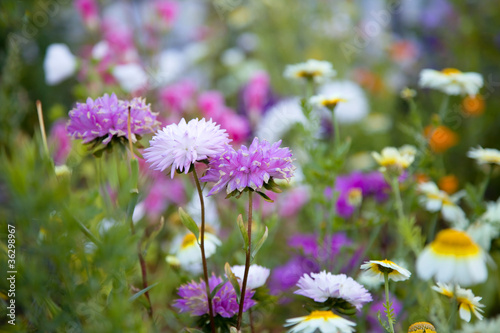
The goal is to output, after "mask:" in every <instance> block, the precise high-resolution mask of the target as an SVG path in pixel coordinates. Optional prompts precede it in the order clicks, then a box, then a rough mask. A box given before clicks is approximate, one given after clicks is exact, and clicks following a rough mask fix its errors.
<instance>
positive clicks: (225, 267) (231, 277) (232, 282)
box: [224, 262, 241, 303]
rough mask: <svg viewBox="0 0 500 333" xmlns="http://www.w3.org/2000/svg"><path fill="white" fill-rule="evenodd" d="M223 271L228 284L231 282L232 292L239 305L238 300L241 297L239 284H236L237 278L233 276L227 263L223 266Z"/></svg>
mask: <svg viewBox="0 0 500 333" xmlns="http://www.w3.org/2000/svg"><path fill="white" fill-rule="evenodd" d="M224 271H225V272H226V276H227V278H228V279H229V282H231V284H232V285H233V288H234V290H235V291H236V295H237V296H238V303H239V299H240V297H241V290H240V284H239V283H238V278H237V277H236V275H234V273H233V271H232V270H231V266H230V265H229V263H228V262H226V264H225V265H224Z"/></svg>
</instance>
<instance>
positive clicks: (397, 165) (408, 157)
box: [372, 145, 416, 172]
mask: <svg viewBox="0 0 500 333" xmlns="http://www.w3.org/2000/svg"><path fill="white" fill-rule="evenodd" d="M415 152H416V150H415V149H409V148H408V146H406V145H405V146H403V147H401V148H400V149H397V148H394V147H385V148H384V149H382V151H381V152H380V153H378V152H373V153H372V156H373V158H374V159H375V161H377V163H378V164H379V165H380V166H381V171H384V170H386V169H388V170H393V171H397V172H401V171H402V170H405V169H407V168H408V167H409V166H410V165H411V164H412V163H413V161H414V160H415Z"/></svg>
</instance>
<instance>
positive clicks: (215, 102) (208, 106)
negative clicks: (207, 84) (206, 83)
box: [198, 91, 225, 118]
mask: <svg viewBox="0 0 500 333" xmlns="http://www.w3.org/2000/svg"><path fill="white" fill-rule="evenodd" d="M198 107H199V108H200V110H201V113H202V114H203V115H204V116H205V117H211V118H219V116H220V114H221V113H222V109H223V108H224V107H225V102H224V95H222V93H220V92H218V91H207V92H204V93H202V94H200V96H199V97H198Z"/></svg>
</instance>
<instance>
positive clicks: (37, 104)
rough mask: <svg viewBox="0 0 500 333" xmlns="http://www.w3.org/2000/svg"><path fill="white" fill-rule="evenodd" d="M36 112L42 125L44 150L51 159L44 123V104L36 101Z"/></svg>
mask: <svg viewBox="0 0 500 333" xmlns="http://www.w3.org/2000/svg"><path fill="white" fill-rule="evenodd" d="M36 110H37V112H38V123H39V124H40V133H41V135H42V141H43V149H44V150H45V154H47V157H48V158H50V153H49V146H48V145H47V134H45V123H44V121H43V111H42V102H40V101H36Z"/></svg>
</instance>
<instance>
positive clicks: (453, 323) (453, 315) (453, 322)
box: [449, 284, 458, 333]
mask: <svg viewBox="0 0 500 333" xmlns="http://www.w3.org/2000/svg"><path fill="white" fill-rule="evenodd" d="M457 290H458V286H457V285H456V284H455V285H454V286H453V297H452V298H451V315H450V322H449V327H450V333H454V332H455V327H456V325H457V313H458V301H457Z"/></svg>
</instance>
